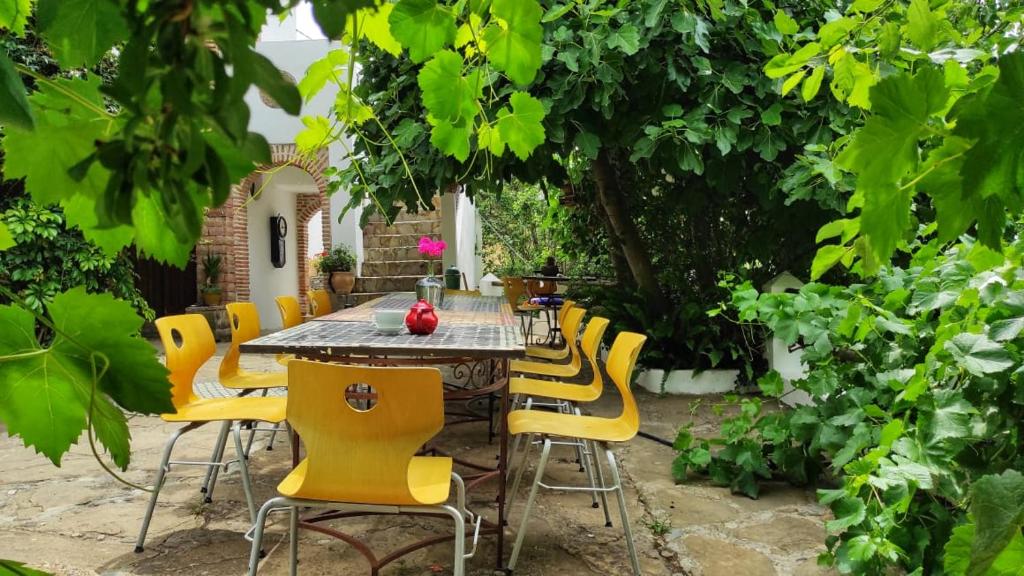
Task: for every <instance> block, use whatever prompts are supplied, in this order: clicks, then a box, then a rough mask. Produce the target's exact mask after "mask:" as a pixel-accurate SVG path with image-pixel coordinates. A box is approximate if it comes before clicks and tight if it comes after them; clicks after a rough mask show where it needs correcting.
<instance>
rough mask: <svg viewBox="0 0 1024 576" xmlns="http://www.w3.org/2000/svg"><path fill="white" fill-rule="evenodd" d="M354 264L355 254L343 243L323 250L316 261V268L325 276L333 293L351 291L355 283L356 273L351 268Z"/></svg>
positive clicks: (349, 292) (348, 292) (347, 292)
mask: <svg viewBox="0 0 1024 576" xmlns="http://www.w3.org/2000/svg"><path fill="white" fill-rule="evenodd" d="M355 265H356V257H355V254H353V253H352V250H351V249H350V248H349V247H348V246H345V245H344V244H339V245H337V246H335V247H334V248H331V249H330V251H328V252H324V253H323V254H322V255H321V256H320V260H319V261H318V262H317V268H318V269H319V270H320V273H321V274H323V275H324V276H327V278H328V284H329V285H330V287H331V291H332V292H334V293H335V294H351V293H352V288H353V287H354V286H355V284H356V273H355V272H354V271H353V270H352V269H353V268H354V267H355Z"/></svg>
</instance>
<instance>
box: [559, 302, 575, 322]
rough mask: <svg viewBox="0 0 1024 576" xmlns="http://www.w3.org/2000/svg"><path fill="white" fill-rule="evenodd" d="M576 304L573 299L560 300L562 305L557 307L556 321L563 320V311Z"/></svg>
mask: <svg viewBox="0 0 1024 576" xmlns="http://www.w3.org/2000/svg"><path fill="white" fill-rule="evenodd" d="M575 305H576V301H575V300H564V301H562V307H561V308H559V309H558V323H559V324H561V323H562V322H565V313H566V312H568V311H569V310H570V309H571V308H572V307H573V306H575Z"/></svg>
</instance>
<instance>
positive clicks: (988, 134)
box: [954, 52, 1024, 201]
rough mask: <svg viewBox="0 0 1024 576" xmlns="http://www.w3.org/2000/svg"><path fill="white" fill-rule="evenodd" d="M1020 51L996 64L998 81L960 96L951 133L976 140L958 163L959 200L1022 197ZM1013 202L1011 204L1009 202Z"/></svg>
mask: <svg viewBox="0 0 1024 576" xmlns="http://www.w3.org/2000/svg"><path fill="white" fill-rule="evenodd" d="M1021 94H1024V52H1016V53H1013V54H1008V55H1006V56H1003V57H1002V58H1001V59H1000V60H999V79H998V80H997V81H996V82H995V84H993V85H992V86H991V87H990V88H989V89H988V90H985V91H983V92H981V93H979V94H975V95H972V96H969V97H965V98H964V99H963V100H962V102H961V104H962V111H961V113H960V114H959V116H958V118H957V125H956V128H955V129H954V132H955V133H956V134H957V135H958V136H962V137H964V138H966V139H969V140H974V141H976V142H975V144H974V146H973V147H971V148H970V150H968V151H967V154H966V156H965V158H964V162H963V172H962V176H963V190H964V194H963V197H964V198H971V197H975V196H980V197H982V198H988V197H994V196H999V197H1004V198H1014V199H1015V198H1017V197H1019V195H1020V194H1022V193H1024V109H1022V108H1021V106H1020V95H1021ZM1014 201H1016V200H1014Z"/></svg>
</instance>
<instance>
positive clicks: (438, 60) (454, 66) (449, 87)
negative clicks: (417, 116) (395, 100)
mask: <svg viewBox="0 0 1024 576" xmlns="http://www.w3.org/2000/svg"><path fill="white" fill-rule="evenodd" d="M462 67H463V60H462V56H461V55H460V54H459V53H457V52H453V51H451V50H441V51H440V52H438V53H437V54H436V55H435V56H434V57H433V58H431V59H430V61H429V62H427V63H426V64H424V65H423V68H422V69H420V72H419V76H418V77H417V81H418V83H419V85H420V90H421V91H422V94H423V105H424V106H425V107H426V109H427V111H428V112H430V114H431V115H432V116H434V117H435V118H437V119H439V120H446V121H448V122H457V121H458V120H459V119H461V118H466V119H469V120H470V121H472V119H473V118H475V117H476V114H477V109H478V108H479V104H478V103H477V102H478V99H479V98H482V97H483V82H482V80H481V79H480V77H479V74H477V73H475V72H474V73H471V74H470V75H468V76H463V75H462Z"/></svg>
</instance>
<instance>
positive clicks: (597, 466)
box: [589, 440, 612, 528]
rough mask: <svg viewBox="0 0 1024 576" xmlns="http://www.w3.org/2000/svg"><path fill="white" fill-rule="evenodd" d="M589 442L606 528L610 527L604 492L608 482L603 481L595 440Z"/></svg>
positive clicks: (610, 520) (610, 522) (606, 496)
mask: <svg viewBox="0 0 1024 576" xmlns="http://www.w3.org/2000/svg"><path fill="white" fill-rule="evenodd" d="M589 442H590V454H591V456H592V457H593V459H594V460H593V463H594V470H595V471H596V472H597V483H598V485H599V486H600V488H601V492H600V494H601V508H602V509H603V510H604V525H605V527H607V528H611V527H612V517H611V513H610V511H609V510H608V495H607V492H605V488H607V487H608V484H606V483H605V481H604V471H603V470H602V468H601V456H600V454H599V453H598V452H597V449H598V446H597V442H596V441H594V440H590V441H589Z"/></svg>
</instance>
